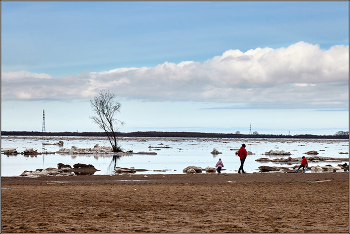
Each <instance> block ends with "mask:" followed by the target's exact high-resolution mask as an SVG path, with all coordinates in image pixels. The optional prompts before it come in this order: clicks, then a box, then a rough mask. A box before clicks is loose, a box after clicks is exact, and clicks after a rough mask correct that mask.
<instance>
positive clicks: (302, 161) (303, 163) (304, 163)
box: [296, 156, 309, 173]
mask: <svg viewBox="0 0 350 234" xmlns="http://www.w3.org/2000/svg"><path fill="white" fill-rule="evenodd" d="M302 159H303V160H301V164H300V166H299V168H298V169H297V170H296V172H298V171H299V169H300V168H301V167H303V173H305V167H308V166H309V164H308V163H307V160H306V158H305V156H303V157H302Z"/></svg>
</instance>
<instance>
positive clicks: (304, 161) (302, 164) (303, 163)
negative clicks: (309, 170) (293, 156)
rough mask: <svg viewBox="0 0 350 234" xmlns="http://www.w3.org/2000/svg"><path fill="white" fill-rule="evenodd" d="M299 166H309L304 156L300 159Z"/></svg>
mask: <svg viewBox="0 0 350 234" xmlns="http://www.w3.org/2000/svg"><path fill="white" fill-rule="evenodd" d="M301 166H309V164H308V163H307V161H306V158H303V160H301Z"/></svg>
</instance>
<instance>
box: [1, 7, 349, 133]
mask: <svg viewBox="0 0 350 234" xmlns="http://www.w3.org/2000/svg"><path fill="white" fill-rule="evenodd" d="M103 89H105V90H109V91H110V92H111V93H113V94H115V95H116V99H117V100H118V101H119V102H120V103H121V109H120V113H118V115H117V116H116V117H117V119H120V120H122V121H124V122H125V125H124V126H120V128H119V130H120V131H121V132H134V131H181V132H182V131H195V132H222V133H231V132H236V131H240V132H241V133H245V134H246V133H249V132H250V126H251V131H252V132H253V131H257V132H258V133H260V134H289V132H290V134H291V135H294V134H321V135H322V134H334V133H336V132H337V131H348V130H349V2H348V1H337V2H334V1H307V2H306V1H305V2H303V1H286V2H285V1H281V2H279V1H266V2H265V1H260V2H259V1H251V2H243V1H237V2H236V1H220V2H213V1H204V2H197V1H192V2H186V1H179V2H177V1H175V2H167V1H164V2H162V1H154V2H149V1H133V2H120V1H105V2H100V1H75V2H69V1H62V2H56V1H55V2H49V1H47V2H46V1H33V2H31V1H17V2H16V1H15V2H14V1H2V2H1V130H2V131H42V124H43V110H45V130H46V131H49V132H50V131H51V132H64V131H79V132H90V131H92V132H94V131H101V129H99V128H98V126H97V125H96V124H95V123H94V122H93V121H92V120H91V118H90V117H91V116H94V113H93V111H92V108H91V105H90V102H89V100H91V99H92V98H93V97H95V96H96V95H98V93H99V91H100V90H103Z"/></svg>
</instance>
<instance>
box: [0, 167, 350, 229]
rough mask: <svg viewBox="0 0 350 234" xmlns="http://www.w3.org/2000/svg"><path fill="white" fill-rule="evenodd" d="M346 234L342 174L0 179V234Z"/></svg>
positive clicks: (346, 194) (346, 187) (346, 196)
mask: <svg viewBox="0 0 350 234" xmlns="http://www.w3.org/2000/svg"><path fill="white" fill-rule="evenodd" d="M348 231H349V173H348V172H341V173H305V174H302V173H286V174H281V173H273V174H272V173H251V174H241V175H240V174H226V175H225V174H221V175H217V174H194V175H187V174H183V175H167V174H163V175H162V174H157V175H147V177H145V175H141V174H133V175H114V176H108V175H107V176H96V175H94V176H69V177H62V176H61V177H58V176H56V177H53V176H45V177H39V178H23V177H2V178H1V232H3V233H4V232H6V233H8V232H45V233H47V232H51V233H57V232H69V233H72V232H78V233H83V232H84V233H85V232H86V233H96V232H102V233H111V232H197V233H203V232H216V233H222V232H238V233H242V232H243V233H244V232H270V233H271V232H300V233H305V232H317V233H330V232H333V233H334V232H337V233H342V232H344V233H348Z"/></svg>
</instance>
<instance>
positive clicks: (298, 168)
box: [297, 165, 306, 173]
mask: <svg viewBox="0 0 350 234" xmlns="http://www.w3.org/2000/svg"><path fill="white" fill-rule="evenodd" d="M305 167H306V166H301V165H300V166H299V168H298V169H297V172H298V171H299V169H300V168H303V172H304V173H305Z"/></svg>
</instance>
